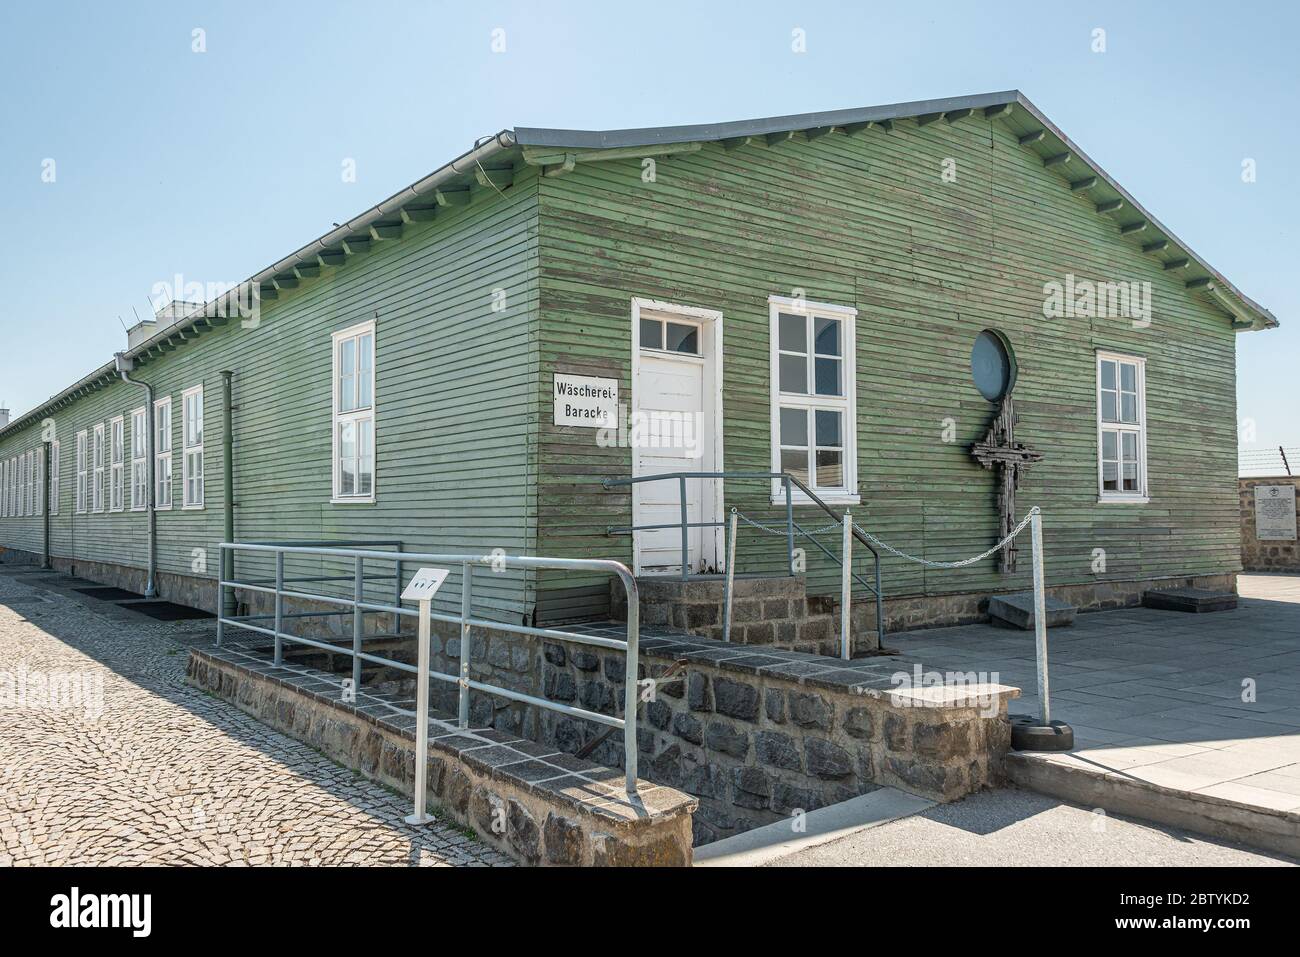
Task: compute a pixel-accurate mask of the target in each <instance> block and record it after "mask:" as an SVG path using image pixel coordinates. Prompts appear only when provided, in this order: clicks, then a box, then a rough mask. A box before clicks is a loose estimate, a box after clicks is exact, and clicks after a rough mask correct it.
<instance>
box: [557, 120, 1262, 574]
mask: <svg viewBox="0 0 1300 957" xmlns="http://www.w3.org/2000/svg"><path fill="white" fill-rule="evenodd" d="M947 159H951V160H953V161H955V164H956V166H955V168H956V172H957V178H956V182H944V181H943V179H942V173H943V171H944V168H945V165H944V161H945V160H947ZM540 215H541V236H542V238H541V340H542V347H541V358H542V370H541V381H540V395H541V398H542V401H543V404H544V408H543V411H542V422H541V473H540V475H539V483H540V484H539V507H538V521H539V547H540V548H541V550H543V551H545V552H550V553H557V554H559V553H564V554H592V555H604V556H611V557H616V558H620V559H623V560H625V561H630V560H631V547H630V544H629V542H628V541H627V540H626V539H612V538H610V537H608V536H607V535H606V534H605V530H606V527H607V526H609V525H618V524H626V523H627V522H628V521H629V515H630V507H629V496H628V494H627V493H626V491H606V490H604V489H603V488H602V487H601V485H600V481H601V479H602V478H604V477H606V476H612V475H628V474H630V472H631V467H632V459H631V452H630V450H628V449H625V448H600V447H598V446H597V443H596V441H595V433H594V432H593V430H589V429H575V428H557V427H555V426H554V425H553V422H552V415H551V411H550V403H549V400H550V394H551V392H550V390H551V383H552V376H553V373H554V372H555V371H556V370H560V371H574V372H584V371H585V372H588V373H589V374H596V375H599V374H605V375H617V376H618V378H619V379H620V381H621V396H622V398H623V400H624V401H625V402H626V401H627V400H628V398H629V397H630V389H631V382H630V379H629V375H630V356H629V352H630V343H629V341H628V336H629V328H630V299H631V298H632V297H634V296H644V297H649V298H653V299H659V300H666V301H671V302H677V303H683V304H688V305H692V306H700V307H706V308H711V309H718V310H721V311H722V312H723V313H724V316H725V319H724V329H725V335H724V340H725V356H724V363H725V369H724V379H725V381H724V398H723V402H724V406H725V419H724V422H725V465H726V467H727V468H728V469H733V470H734V469H756V470H767V469H768V468H769V463H770V452H769V395H770V383H769V371H768V369H769V365H768V361H769V360H768V338H769V337H768V322H769V319H768V306H767V297H768V296H769V295H771V294H775V295H783V296H792V295H795V294H796V292H795V291H796V290H803V292H804V295H806V297H807V298H808V299H809V300H812V301H816V302H825V303H835V304H844V305H854V306H856V307H857V308H858V310H859V314H858V320H857V408H858V420H859V421H858V459H859V465H858V469H859V481H860V487H861V493H862V499H863V501H862V505H861V506H860V507H858V508H855V509H854V511H855V514H856V517H857V520H858V522H859V523H861V524H864V525H865V526H866V527H867V528H868V530H870V531H871V532H872V533H874V534H876V535H878V536H879V537H881V538H883V539H885V540H887V541H888V542H890V543H892V544H894V545H896V546H898V547H899V548H902V549H904V550H905V551H908V552H911V553H913V554H917V555H922V556H926V557H928V558H931V559H943V560H950V559H959V558H965V557H968V556H970V555H972V554H976V553H978V552H980V551H983V550H984V549H985V548H988V547H989V546H990V545H991V544H992V543H993V541H994V539H995V538H996V530H997V513H996V506H995V487H994V474H993V473H991V472H987V471H984V470H983V469H981V468H980V467H979V466H978V465H977V464H975V463H974V462H973V461H972V460H971V458H970V456H969V452H968V448H969V446H970V444H971V443H972V442H973V441H976V440H977V439H979V438H981V437H982V436H983V434H984V432H985V431H986V429H987V428H988V425H989V423H990V420H991V417H992V415H993V412H994V407H993V406H992V405H991V404H990V403H988V402H987V401H985V400H984V399H983V398H982V397H981V396H980V394H979V393H978V392H977V391H976V390H975V387H974V385H973V383H972V381H971V374H970V352H971V346H972V344H973V341H974V339H975V337H976V335H977V334H978V333H979V332H980V330H982V329H984V328H990V327H991V328H996V329H998V330H1000V331H1001V332H1002V333H1003V334H1005V335H1006V336H1007V337H1008V338H1009V340H1010V341H1011V343H1012V346H1013V348H1014V350H1015V353H1016V357H1017V360H1018V363H1019V380H1018V384H1017V387H1016V390H1015V396H1016V408H1017V411H1018V412H1019V414H1020V424H1019V430H1018V434H1017V435H1018V438H1019V439H1020V440H1022V441H1025V442H1027V443H1029V444H1030V445H1032V446H1033V447H1034V448H1036V449H1039V450H1040V451H1042V452H1043V453H1044V456H1045V457H1044V460H1043V462H1042V463H1041V464H1039V465H1037V466H1035V467H1034V468H1033V469H1031V470H1030V471H1029V473H1028V475H1027V477H1026V480H1025V481H1024V483H1023V485H1022V488H1021V493H1020V496H1019V498H1018V503H1019V506H1020V508H1021V511H1022V512H1023V510H1024V509H1026V508H1028V507H1029V506H1030V505H1032V504H1039V505H1041V506H1042V508H1043V510H1044V513H1045V537H1046V541H1047V546H1048V559H1047V563H1048V568H1047V572H1048V579H1049V582H1050V583H1057V584H1064V583H1067V582H1076V583H1077V582H1089V581H1095V580H1098V579H1132V578H1151V577H1159V576H1167V575H1191V574H1208V573H1221V572H1231V571H1235V570H1238V569H1239V548H1238V531H1237V524H1236V492H1235V481H1236V480H1235V476H1236V459H1235V452H1234V447H1235V444H1236V440H1235V435H1236V431H1235V429H1236V425H1235V385H1234V376H1235V369H1234V333H1233V332H1232V330H1231V328H1230V322H1229V319H1228V318H1227V317H1226V316H1225V315H1224V314H1223V313H1221V312H1220V311H1219V310H1218V309H1216V308H1213V307H1211V306H1209V305H1208V304H1206V303H1205V302H1204V301H1203V300H1201V299H1200V298H1198V297H1197V296H1196V295H1194V294H1192V293H1189V292H1188V291H1186V290H1185V289H1184V287H1183V279H1182V278H1181V274H1180V273H1179V272H1177V271H1171V272H1167V271H1165V270H1164V269H1163V268H1162V266H1161V263H1160V262H1159V261H1158V260H1157V259H1155V258H1153V257H1151V256H1147V255H1144V254H1143V253H1142V252H1141V251H1140V249H1139V246H1138V244H1137V243H1136V242H1134V241H1133V240H1131V239H1121V237H1120V236H1119V235H1118V231H1117V228H1116V227H1115V225H1114V222H1113V221H1112V220H1111V219H1110V218H1109V217H1107V216H1104V215H1098V214H1097V213H1096V212H1095V211H1094V209H1093V206H1092V203H1091V202H1090V201H1089V200H1088V199H1087V198H1086V197H1085V196H1082V195H1076V194H1073V193H1071V191H1070V189H1069V188H1068V185H1067V181H1066V178H1065V177H1063V176H1062V175H1060V174H1058V173H1056V172H1053V171H1051V170H1047V169H1044V167H1043V164H1042V161H1041V160H1040V159H1039V157H1037V156H1036V155H1035V154H1034V153H1033V152H1031V151H1030V150H1028V149H1025V148H1023V147H1021V146H1019V145H1018V143H1017V142H1016V137H1015V136H1014V135H1013V134H1012V133H1011V132H1009V131H1008V130H1006V129H1005V128H1004V127H1003V126H1001V125H1000V124H999V123H997V122H996V121H994V122H990V121H987V120H983V119H979V118H972V119H969V120H965V121H961V122H959V123H957V124H949V123H946V122H939V123H934V124H931V125H929V126H926V127H924V128H919V127H917V126H916V125H915V124H914V123H911V122H899V123H897V124H896V126H895V131H894V132H892V133H888V134H886V133H882V132H880V131H877V130H868V131H865V132H862V133H859V134H857V135H854V136H847V135H843V134H839V133H836V134H832V135H828V136H823V137H820V138H818V139H816V140H814V141H807V140H805V139H804V138H803V137H802V135H800V136H797V137H796V138H795V139H794V140H792V141H789V142H784V143H780V144H777V145H774V146H765V145H762V144H750V145H746V146H742V147H740V148H738V149H735V150H732V151H726V150H724V149H723V148H722V147H721V146H720V145H718V144H706V145H705V146H704V148H703V149H701V150H699V151H698V152H695V153H688V154H683V155H681V156H677V157H672V158H667V159H665V158H663V157H660V158H659V159H658V161H657V169H656V181H655V182H653V183H647V182H644V181H643V179H642V164H641V163H640V161H638V160H635V159H631V160H623V161H611V162H603V163H582V164H579V165H578V166H577V168H576V169H574V170H573V171H572V172H569V173H566V174H564V175H561V176H557V177H547V178H545V179H544V180H543V182H542V188H541V214H540ZM1067 273H1073V274H1074V275H1075V276H1076V277H1078V278H1079V279H1089V280H1093V281H1130V280H1131V281H1138V282H1143V281H1147V282H1150V283H1151V284H1152V287H1153V296H1154V321H1153V322H1152V324H1151V325H1150V327H1149V328H1145V329H1138V328H1134V326H1133V325H1132V323H1131V322H1130V320H1129V319H1126V318H1108V319H1045V318H1044V315H1043V302H1044V284H1045V283H1047V282H1050V281H1058V282H1063V281H1064V280H1065V276H1066V274H1067ZM1099 348H1105V349H1111V350H1116V351H1121V352H1130V353H1133V354H1135V355H1140V356H1145V357H1146V359H1147V403H1148V425H1149V431H1148V453H1149V461H1150V485H1151V502H1150V504H1147V505H1118V504H1104V505H1103V504H1098V502H1097V448H1096V446H1097V439H1096V423H1095V415H1096V402H1095V398H1094V395H1095V372H1094V362H1095V356H1094V351H1095V350H1096V349H1099ZM947 419H952V420H954V422H955V438H954V440H953V441H951V442H945V441H944V440H943V431H944V425H945V420H947ZM726 499H727V504H728V506H730V505H733V504H734V505H737V506H739V507H740V508H741V510H742V511H743V512H745V513H746V514H749V515H752V516H753V517H755V518H756V519H760V520H764V521H770V520H774V519H777V518H779V517H780V511H779V510H776V509H773V508H772V507H771V506H770V505H769V504H768V503H767V497H766V495H765V490H761V489H758V488H756V487H754V486H753V485H748V486H742V485H740V484H739V483H736V484H735V486H734V487H732V488H729V489H728V490H727V495H726ZM797 511H798V518H799V520H800V521H801V522H806V523H807V524H809V525H811V526H821V525H824V524H825V522H824V520H823V519H822V518H821V517H820V516H819V514H818V513H816V512H815V511H814V510H812V509H799V510H797ZM823 540H824V541H826V542H827V543H828V544H829V545H830V547H832V549H833V550H836V551H838V536H837V535H836V534H830V535H826V536H824V537H823ZM1024 548H1025V550H1024V552H1023V553H1022V554H1023V555H1024V556H1025V558H1026V560H1025V561H1024V562H1023V563H1022V566H1021V568H1022V571H1021V572H1020V573H1019V574H1018V575H1016V576H1014V577H1011V578H1005V577H1003V576H999V575H998V574H997V572H996V569H995V564H994V561H993V560H986V561H984V562H981V563H979V564H978V565H975V566H973V567H970V568H966V569H962V570H926V569H924V568H922V567H921V566H919V565H916V564H912V563H906V562H903V561H901V560H898V559H895V558H892V557H888V558H887V559H886V561H885V571H884V581H885V588H886V594H887V595H890V596H900V595H913V594H943V593H959V592H968V591H980V590H992V589H995V588H1006V587H1011V586H1020V585H1026V584H1027V583H1028V574H1029V572H1028V567H1029V563H1028V561H1027V557H1028V538H1027V536H1026V538H1025V541H1024ZM1098 548H1101V549H1104V550H1105V552H1106V570H1105V572H1104V573H1094V571H1093V567H1092V566H1093V559H1094V549H1098ZM739 556H740V557H739V560H738V562H737V564H738V567H739V569H740V570H741V571H760V570H764V571H777V570H779V569H780V567H781V563H782V561H783V545H782V544H781V540H780V539H779V538H778V537H775V536H771V535H762V534H760V533H758V532H755V531H753V530H750V531H748V532H746V533H745V534H744V535H742V537H741V542H740V546H739ZM858 567H859V569H860V570H865V569H866V568H868V567H869V566H867V565H866V564H865V563H862V564H859V566H858ZM809 569H810V579H811V582H810V584H811V590H813V591H818V590H821V591H829V590H833V589H834V588H835V587H836V583H837V581H838V579H837V577H836V576H837V573H836V571H835V570H834V568H833V567H832V566H831V564H830V563H829V561H828V560H825V559H823V558H821V557H820V556H819V555H818V554H817V553H816V552H815V551H813V550H810V551H809ZM569 584H572V582H570V583H569Z"/></svg>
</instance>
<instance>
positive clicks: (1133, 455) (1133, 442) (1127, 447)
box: [1124, 432, 1138, 462]
mask: <svg viewBox="0 0 1300 957" xmlns="http://www.w3.org/2000/svg"><path fill="white" fill-rule="evenodd" d="M1137 444H1138V443H1137V433H1135V432H1125V433H1124V460H1125V461H1126V462H1132V461H1134V460H1136V459H1137Z"/></svg>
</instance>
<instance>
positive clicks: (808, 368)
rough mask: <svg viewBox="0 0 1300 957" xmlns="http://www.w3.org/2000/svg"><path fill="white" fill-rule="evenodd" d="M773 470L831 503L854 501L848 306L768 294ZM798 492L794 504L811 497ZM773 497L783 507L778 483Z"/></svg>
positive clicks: (853, 383)
mask: <svg viewBox="0 0 1300 957" xmlns="http://www.w3.org/2000/svg"><path fill="white" fill-rule="evenodd" d="M768 304H769V307H770V310H771V327H770V330H771V346H770V351H771V377H772V471H773V472H789V473H790V474H791V475H793V476H794V477H795V478H797V479H799V480H800V481H801V482H803V483H804V484H805V485H807V486H808V487H809V488H810V489H812V491H813V492H814V493H816V495H817V496H818V497H819V498H821V499H822V500H823V501H825V502H827V503H837V504H856V503H857V502H858V501H859V498H858V469H857V398H856V392H857V376H856V369H855V336H854V324H855V322H856V319H857V314H858V311H857V310H856V309H854V308H852V307H851V306H835V305H828V304H825V303H813V302H804V301H802V300H795V299H786V298H783V297H780V296H771V297H769V299H768ZM806 498H807V496H805V495H803V494H802V493H801V492H800V491H799V489H798V488H796V489H794V500H795V501H796V502H798V501H799V500H800V499H806ZM772 500H773V501H774V502H778V501H779V502H784V501H785V493H784V491H783V489H782V486H781V483H780V482H779V481H774V482H773V483H772Z"/></svg>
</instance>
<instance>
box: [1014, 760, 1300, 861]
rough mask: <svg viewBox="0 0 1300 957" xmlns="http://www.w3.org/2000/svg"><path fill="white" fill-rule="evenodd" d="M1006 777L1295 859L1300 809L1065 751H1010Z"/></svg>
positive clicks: (1299, 847)
mask: <svg viewBox="0 0 1300 957" xmlns="http://www.w3.org/2000/svg"><path fill="white" fill-rule="evenodd" d="M1006 769H1007V776H1008V777H1009V778H1010V779H1011V780H1012V781H1013V782H1014V783H1016V784H1018V785H1020V786H1021V787H1024V788H1028V789H1030V790H1032V791H1038V792H1039V793H1041V794H1047V795H1049V796H1051V797H1056V798H1060V799H1062V800H1065V801H1071V802H1074V803H1076V804H1081V805H1083V806H1085V807H1092V808H1101V809H1102V810H1104V811H1108V812H1111V813H1114V814H1124V815H1128V816H1130V817H1136V818H1141V819H1143V820H1147V821H1154V822H1155V823H1157V824H1166V825H1169V826H1172V827H1180V828H1183V829H1185V830H1188V831H1194V832H1196V833H1197V834H1206V835H1209V836H1210V837H1217V838H1221V839H1224V840H1229V841H1234V842H1236V843H1238V844H1244V845H1246V846H1248V847H1256V848H1260V849H1262V850H1266V851H1275V852H1277V853H1281V854H1288V855H1290V856H1292V857H1300V812H1297V811H1281V810H1276V809H1272V808H1267V807H1263V806H1261V805H1255V804H1246V803H1244V802H1241V801H1233V800H1229V799H1227V798H1221V797H1216V796H1214V795H1210V794H1205V793H1203V792H1200V791H1187V790H1181V789H1177V788H1170V787H1165V786H1163V785H1159V784H1154V783H1152V782H1150V781H1143V780H1141V779H1139V778H1136V777H1133V776H1131V775H1127V774H1125V773H1124V772H1123V771H1117V770H1112V769H1108V768H1091V767H1086V766H1084V765H1081V764H1079V763H1078V762H1077V761H1072V760H1070V756H1069V755H1049V754H1031V753H1028V752H1012V753H1010V754H1008V755H1007V760H1006Z"/></svg>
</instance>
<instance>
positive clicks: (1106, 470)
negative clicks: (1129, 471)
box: [1101, 462, 1119, 492]
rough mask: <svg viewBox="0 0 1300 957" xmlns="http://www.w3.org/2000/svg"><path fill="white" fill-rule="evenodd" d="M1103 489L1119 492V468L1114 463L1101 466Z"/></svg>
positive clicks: (1105, 463) (1104, 463)
mask: <svg viewBox="0 0 1300 957" xmlns="http://www.w3.org/2000/svg"><path fill="white" fill-rule="evenodd" d="M1101 487H1102V488H1103V489H1105V490H1106V491H1108V492H1115V491H1118V490H1119V466H1118V465H1116V464H1115V463H1114V462H1103V463H1102V464H1101Z"/></svg>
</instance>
